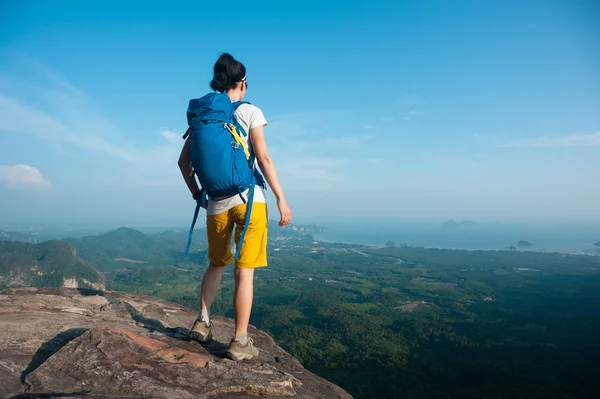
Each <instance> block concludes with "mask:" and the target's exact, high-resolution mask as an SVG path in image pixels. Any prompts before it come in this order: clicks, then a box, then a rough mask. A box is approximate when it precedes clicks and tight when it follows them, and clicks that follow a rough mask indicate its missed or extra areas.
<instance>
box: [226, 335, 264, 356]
mask: <svg viewBox="0 0 600 399" xmlns="http://www.w3.org/2000/svg"><path fill="white" fill-rule="evenodd" d="M253 343H254V341H253V340H252V338H250V337H248V342H246V345H242V344H241V343H240V342H239V341H235V340H232V341H231V343H230V344H229V348H228V349H227V357H228V358H230V359H232V360H244V359H248V360H249V359H252V358H253V357H254V356H258V349H256V348H255V347H254V345H253Z"/></svg>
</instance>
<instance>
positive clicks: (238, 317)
mask: <svg viewBox="0 0 600 399" xmlns="http://www.w3.org/2000/svg"><path fill="white" fill-rule="evenodd" d="M253 294H254V269H237V268H236V269H235V293H234V294H233V309H234V311H235V336H236V337H237V336H240V335H243V334H247V333H248V323H249V322H250V312H251V311H252V299H253Z"/></svg>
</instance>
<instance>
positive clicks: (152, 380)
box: [0, 288, 351, 399]
mask: <svg viewBox="0 0 600 399" xmlns="http://www.w3.org/2000/svg"><path fill="white" fill-rule="evenodd" d="M195 316H196V312H195V311H193V310H191V309H187V308H185V307H183V306H179V305H177V304H174V303H170V302H167V301H163V300H160V299H157V298H152V297H147V296H143V295H132V294H126V293H120V292H109V291H104V292H103V291H95V290H86V289H68V288H48V289H45V288H19V289H7V290H4V291H1V292H0V381H2V382H1V383H0V397H13V398H37V397H45V398H59V397H69V398H78V397H86V398H90V397H92V398H139V397H144V398H178V399H183V398H240V397H253V396H266V397H296V398H350V397H351V396H350V395H349V394H348V393H346V392H345V391H344V390H343V389H341V388H339V387H337V386H336V385H334V384H332V383H330V382H328V381H326V380H324V379H322V378H320V377H318V376H316V375H315V374H313V373H311V372H310V371H308V370H306V369H304V368H303V367H302V365H301V364H300V363H299V362H298V360H296V359H295V358H294V357H292V356H291V355H289V354H288V353H287V352H285V351H284V350H283V349H281V348H280V347H279V346H277V345H276V344H275V342H274V341H273V339H272V338H271V337H270V336H269V335H267V334H266V333H264V332H262V331H259V330H257V329H256V328H254V327H252V326H251V327H250V330H249V335H250V336H251V337H252V338H253V339H254V342H255V343H256V345H257V347H258V348H260V355H259V356H258V357H256V358H254V359H252V360H246V361H242V362H234V361H232V360H229V359H227V358H225V356H224V355H225V352H226V350H227V344H228V343H229V339H230V338H231V334H232V333H233V331H234V327H233V321H232V320H230V319H226V318H219V317H215V318H214V319H213V323H214V327H215V328H214V330H215V333H214V341H213V342H212V343H210V344H205V345H200V344H198V343H197V342H194V341H190V340H189V339H188V338H187V334H188V332H189V329H188V328H187V327H189V326H191V324H192V322H193V320H194V318H195Z"/></svg>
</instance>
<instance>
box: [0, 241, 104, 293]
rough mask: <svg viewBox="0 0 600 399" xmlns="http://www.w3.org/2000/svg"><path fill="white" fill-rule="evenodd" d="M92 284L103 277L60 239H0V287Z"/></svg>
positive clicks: (96, 284)
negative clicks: (31, 241) (36, 242)
mask: <svg viewBox="0 0 600 399" xmlns="http://www.w3.org/2000/svg"><path fill="white" fill-rule="evenodd" d="M19 286H36V287H63V286H68V287H73V288H77V287H94V288H103V287H104V279H103V277H102V276H101V275H100V274H99V273H98V271H97V270H96V269H94V268H93V267H92V266H90V265H89V264H87V263H86V262H85V261H83V260H82V259H80V258H79V257H77V255H76V251H75V248H73V247H72V246H71V245H69V244H67V243H65V242H62V241H46V242H43V243H40V244H32V243H26V242H17V241H3V242H0V287H1V288H6V287H19Z"/></svg>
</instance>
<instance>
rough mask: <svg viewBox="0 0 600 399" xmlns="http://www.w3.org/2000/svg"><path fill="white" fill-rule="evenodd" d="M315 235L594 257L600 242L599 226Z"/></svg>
mask: <svg viewBox="0 0 600 399" xmlns="http://www.w3.org/2000/svg"><path fill="white" fill-rule="evenodd" d="M326 227H327V231H326V232H324V233H318V234H314V237H315V238H316V239H318V240H322V241H328V242H341V243H352V244H365V245H385V244H386V243H387V242H388V241H393V242H394V243H395V244H396V245H400V244H408V245H412V246H416V247H428V248H446V249H469V250H484V249H503V248H505V247H508V246H511V245H512V246H516V245H517V243H518V242H519V241H521V240H525V241H529V242H530V243H532V244H533V246H531V247H529V248H525V249H527V250H532V251H556V252H569V253H573V252H575V253H577V252H584V253H595V249H600V248H598V247H594V243H596V242H598V241H600V225H586V226H575V225H560V224H538V225H527V224H499V223H488V224H483V223H481V224H480V223H477V224H475V225H472V226H462V227H453V228H444V227H442V226H441V223H380V224H377V223H356V224H351V223H339V224H331V225H327V226H326Z"/></svg>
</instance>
